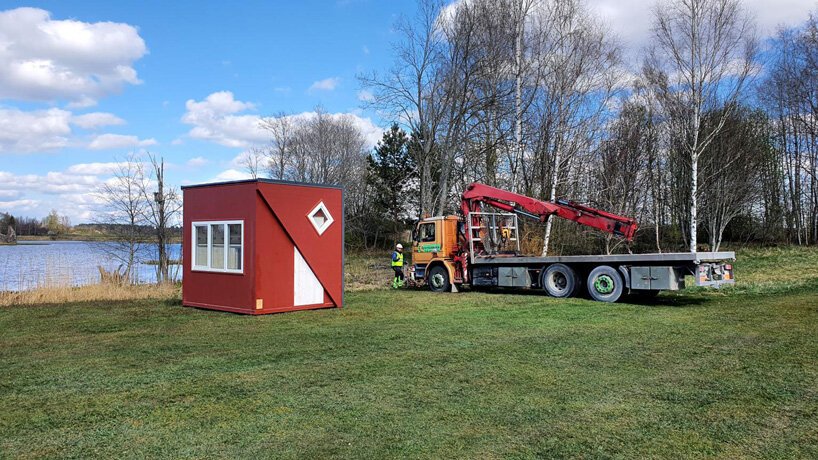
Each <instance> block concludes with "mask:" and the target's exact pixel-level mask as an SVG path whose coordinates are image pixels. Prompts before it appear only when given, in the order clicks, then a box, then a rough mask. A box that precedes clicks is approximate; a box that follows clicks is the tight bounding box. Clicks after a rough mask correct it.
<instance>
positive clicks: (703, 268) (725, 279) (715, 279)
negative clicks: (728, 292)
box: [694, 262, 736, 288]
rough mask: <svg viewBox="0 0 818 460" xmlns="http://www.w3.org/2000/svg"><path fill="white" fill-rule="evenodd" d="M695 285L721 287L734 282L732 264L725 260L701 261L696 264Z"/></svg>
mask: <svg viewBox="0 0 818 460" xmlns="http://www.w3.org/2000/svg"><path fill="white" fill-rule="evenodd" d="M694 277H695V278H696V286H709V287H716V288H718V287H721V286H723V285H725V284H735V283H736V278H735V277H734V276H733V264H730V263H725V262H701V263H700V264H699V265H697V266H696V273H695V274H694Z"/></svg>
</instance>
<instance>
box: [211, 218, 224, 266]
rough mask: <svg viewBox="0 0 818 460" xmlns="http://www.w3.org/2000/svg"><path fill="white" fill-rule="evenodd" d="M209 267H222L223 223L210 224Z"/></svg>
mask: <svg viewBox="0 0 818 460" xmlns="http://www.w3.org/2000/svg"><path fill="white" fill-rule="evenodd" d="M210 237H211V238H212V240H211V246H210V268H218V269H222V268H224V224H211V225H210Z"/></svg>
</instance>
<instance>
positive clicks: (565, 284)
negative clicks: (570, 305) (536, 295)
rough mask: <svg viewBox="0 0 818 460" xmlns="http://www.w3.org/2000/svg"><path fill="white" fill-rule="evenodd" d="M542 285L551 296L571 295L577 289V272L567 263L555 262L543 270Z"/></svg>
mask: <svg viewBox="0 0 818 460" xmlns="http://www.w3.org/2000/svg"><path fill="white" fill-rule="evenodd" d="M540 285H541V286H542V288H543V289H545V292H547V293H548V295H550V296H551V297H557V298H563V297H571V296H572V295H574V292H575V291H576V289H577V274H576V272H575V271H574V269H573V268H571V267H569V266H567V265H564V264H554V265H551V266H549V267H548V268H546V269H545V270H544V271H543V273H542V275H541V277H540Z"/></svg>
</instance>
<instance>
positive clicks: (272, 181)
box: [182, 178, 344, 191]
mask: <svg viewBox="0 0 818 460" xmlns="http://www.w3.org/2000/svg"><path fill="white" fill-rule="evenodd" d="M251 182H256V183H263V184H278V185H296V186H301V187H321V188H331V189H336V190H341V191H343V190H344V188H343V187H341V186H340V185H330V184H314V183H311V182H296V181H290V180H275V179H263V178H261V179H244V180H234V181H226V182H209V183H206V184H193V185H183V186H182V190H185V189H188V188H201V187H215V186H219V185H237V184H249V183H251Z"/></svg>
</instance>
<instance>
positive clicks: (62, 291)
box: [0, 283, 181, 307]
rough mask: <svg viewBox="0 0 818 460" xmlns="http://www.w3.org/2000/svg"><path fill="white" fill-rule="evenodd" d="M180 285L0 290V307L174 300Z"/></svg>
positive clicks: (115, 285)
mask: <svg viewBox="0 0 818 460" xmlns="http://www.w3.org/2000/svg"><path fill="white" fill-rule="evenodd" d="M180 293H181V284H114V283H97V284H89V285H85V286H45V287H38V288H34V289H28V290H25V291H0V307H9V306H12V305H15V306H16V305H29V306H33V305H47V304H59V303H70V304H76V303H81V302H99V301H119V300H143V299H157V300H177V299H180V298H181V294H180Z"/></svg>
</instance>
